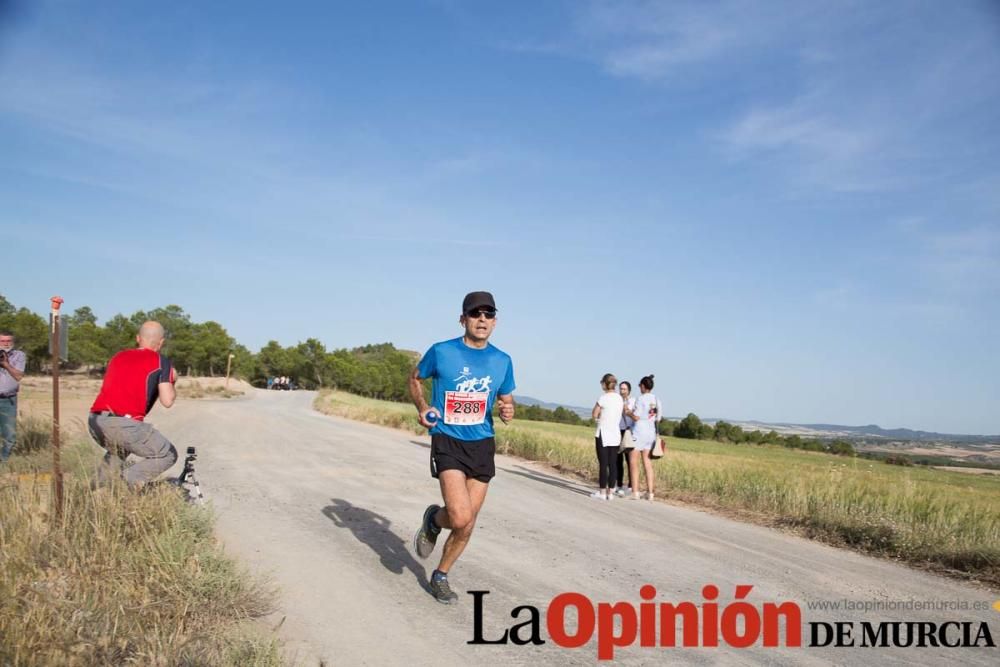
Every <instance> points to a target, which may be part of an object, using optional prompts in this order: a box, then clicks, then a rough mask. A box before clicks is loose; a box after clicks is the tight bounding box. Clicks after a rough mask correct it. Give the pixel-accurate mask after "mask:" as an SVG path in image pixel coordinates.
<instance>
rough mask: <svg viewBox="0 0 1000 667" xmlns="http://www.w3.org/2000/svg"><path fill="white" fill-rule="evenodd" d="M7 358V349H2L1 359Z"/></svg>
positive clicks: (0, 352)
mask: <svg viewBox="0 0 1000 667" xmlns="http://www.w3.org/2000/svg"><path fill="white" fill-rule="evenodd" d="M6 358H7V350H0V361H4V360H5V359H6Z"/></svg>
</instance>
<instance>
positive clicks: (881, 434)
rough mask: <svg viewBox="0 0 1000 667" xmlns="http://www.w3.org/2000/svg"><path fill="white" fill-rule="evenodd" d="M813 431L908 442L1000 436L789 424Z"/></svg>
mask: <svg viewBox="0 0 1000 667" xmlns="http://www.w3.org/2000/svg"><path fill="white" fill-rule="evenodd" d="M790 426H800V427H804V428H808V429H812V430H815V431H840V432H843V433H848V434H852V435H854V436H856V437H863V438H885V439H887V440H910V441H918V442H941V441H945V442H973V443H986V442H1000V435H968V434H962V433H934V432H932V431H914V430H913V429H908V428H889V429H886V428H882V427H881V426H878V425H877V424H869V425H867V426H841V425H837V424H790Z"/></svg>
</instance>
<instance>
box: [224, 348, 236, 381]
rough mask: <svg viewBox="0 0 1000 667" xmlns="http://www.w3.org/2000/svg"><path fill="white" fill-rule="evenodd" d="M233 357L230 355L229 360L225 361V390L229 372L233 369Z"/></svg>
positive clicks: (233, 355)
mask: <svg viewBox="0 0 1000 667" xmlns="http://www.w3.org/2000/svg"><path fill="white" fill-rule="evenodd" d="M235 356H236V355H235V354H230V355H229V360H228V361H226V389H229V371H230V370H232V368H233V357H235Z"/></svg>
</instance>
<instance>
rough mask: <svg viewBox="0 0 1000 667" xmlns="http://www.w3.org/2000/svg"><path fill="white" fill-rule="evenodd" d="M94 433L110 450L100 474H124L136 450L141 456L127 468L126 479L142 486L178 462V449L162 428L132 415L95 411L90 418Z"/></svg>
mask: <svg viewBox="0 0 1000 667" xmlns="http://www.w3.org/2000/svg"><path fill="white" fill-rule="evenodd" d="M87 426H88V427H89V429H90V435H91V437H93V438H94V440H96V441H97V444H99V445H100V446H101V447H103V448H104V449H106V450H107V453H106V454H105V455H104V466H103V469H102V470H100V471H99V473H98V477H99V480H100V481H103V480H104V479H105V478H106V477H107V476H108V475H110V474H115V475H120V474H121V471H122V467H123V464H124V462H125V459H127V458H128V455H129V454H135V455H136V456H138V457H140V459H141V460H139V461H137V462H136V463H135V464H133V465H131V466H129V467H128V468H127V469H125V482H126V483H127V484H128V485H129V486H140V485H142V484H145V483H147V482H151V481H153V480H154V479H156V478H157V477H159V476H160V474H161V473H164V472H166V471H167V470H169V469H170V466H172V465H173V464H174V463H176V462H177V450H176V449H174V446H173V445H172V444H170V441H169V440H167V439H166V438H164V437H163V435H161V434H160V432H159V431H157V430H156V429H155V428H153V427H152V426H151V425H149V424H147V423H145V422H138V421H135V420H134V419H129V418H128V417H114V416H112V415H102V414H91V415H90V419H89V420H88V422H87Z"/></svg>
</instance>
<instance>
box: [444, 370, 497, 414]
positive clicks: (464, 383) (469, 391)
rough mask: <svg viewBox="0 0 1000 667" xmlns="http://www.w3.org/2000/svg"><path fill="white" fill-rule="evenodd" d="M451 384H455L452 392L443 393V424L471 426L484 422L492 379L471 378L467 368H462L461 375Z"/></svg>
mask: <svg viewBox="0 0 1000 667" xmlns="http://www.w3.org/2000/svg"><path fill="white" fill-rule="evenodd" d="M452 382H454V383H455V389H454V391H445V392H444V423H445V424H455V425H462V426H471V425H474V424H482V423H483V422H484V421H486V406H487V404H488V401H489V396H490V384H491V383H492V382H493V379H492V378H491V377H490V376H489V375H487V376H486V377H483V378H477V377H473V375H472V373H471V371H470V370H469V367H468V366H464V367H462V373H461V375H459V376H458V377H457V378H455V379H454V380H452Z"/></svg>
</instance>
